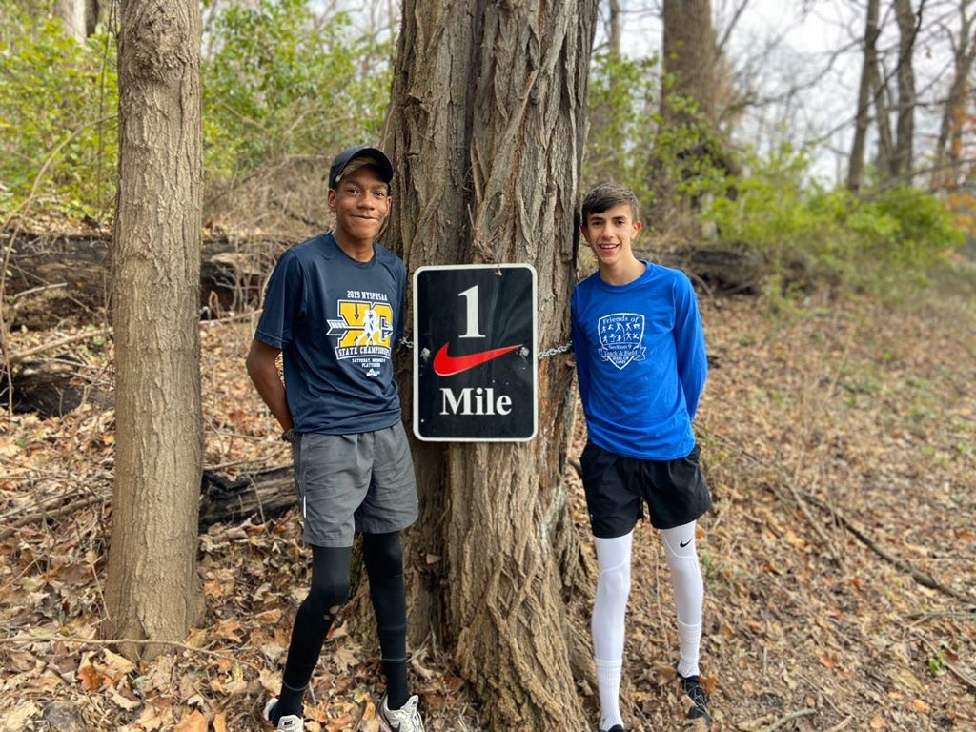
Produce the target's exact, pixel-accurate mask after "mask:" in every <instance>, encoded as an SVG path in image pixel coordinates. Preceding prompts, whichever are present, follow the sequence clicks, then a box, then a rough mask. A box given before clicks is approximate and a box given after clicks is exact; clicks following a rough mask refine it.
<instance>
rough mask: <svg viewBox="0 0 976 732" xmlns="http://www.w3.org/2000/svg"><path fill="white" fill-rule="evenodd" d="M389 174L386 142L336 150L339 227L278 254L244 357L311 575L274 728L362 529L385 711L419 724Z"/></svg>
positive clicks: (288, 712) (320, 635)
mask: <svg viewBox="0 0 976 732" xmlns="http://www.w3.org/2000/svg"><path fill="white" fill-rule="evenodd" d="M392 179H393V166H392V164H391V163H390V161H389V159H388V158H387V157H386V155H384V154H383V152H381V151H380V150H377V149H375V148H370V147H356V148H350V149H348V150H344V151H343V152H341V153H339V154H338V155H336V157H335V161H334V162H333V164H332V168H331V170H330V171H329V208H330V209H331V210H332V211H333V212H334V213H335V231H334V232H333V233H329V234H323V235H320V236H316V237H313V238H311V239H309V240H308V241H305V242H302V243H301V244H299V245H298V246H295V247H292V248H291V249H289V250H288V251H287V252H285V253H284V254H283V255H282V256H281V258H280V259H279V260H278V262H277V264H276V265H275V269H274V272H273V273H272V275H271V279H270V280H269V281H268V290H267V294H266V295H265V299H264V310H263V312H262V314H261V319H260V321H259V322H258V327H257V332H256V333H255V335H254V341H253V343H252V344H251V351H250V353H249V354H248V357H247V370H248V374H250V376H251V379H252V381H253V382H254V386H255V388H256V389H257V391H258V393H259V394H260V395H261V398H262V399H263V400H264V402H265V403H266V404H267V405H268V407H269V409H270V410H271V412H272V414H274V416H275V418H276V419H277V420H278V423H279V424H280V425H281V428H282V430H284V434H283V435H282V438H283V439H285V440H287V441H289V442H291V444H292V449H293V453H294V458H295V485H296V487H297V489H298V499H299V508H300V510H301V514H302V523H303V524H304V531H303V538H304V539H305V542H306V543H308V544H311V545H312V587H311V589H310V591H309V593H308V596H307V597H306V598H305V600H304V601H303V602H302V604H301V606H300V607H299V609H298V613H297V615H296V616H295V626H294V629H293V630H292V636H291V642H290V644H289V647H288V658H287V661H286V662H285V669H284V673H283V674H282V682H281V693H280V694H279V695H278V697H277V698H275V699H272V700H271V701H269V702H268V704H267V706H266V707H265V709H264V718H265V720H267V721H268V722H271V723H272V724H274V725H275V726H276V729H277V730H278V731H279V732H300V730H302V729H303V728H304V722H303V721H302V699H303V697H304V694H305V690H306V689H307V688H308V684H309V681H310V680H311V678H312V672H313V671H314V670H315V664H316V661H317V660H318V657H319V653H320V652H321V649H322V643H323V641H324V640H325V636H326V634H327V633H328V631H329V628H330V627H331V625H332V623H333V621H334V620H335V617H336V615H337V614H338V612H339V610H340V609H341V608H342V605H343V604H344V603H345V602H346V599H347V597H348V594H349V570H350V563H351V558H352V545H353V538H354V535H355V532H356V531H360V532H362V533H363V561H364V563H365V565H366V571H367V573H368V575H369V587H370V597H371V598H372V601H373V608H374V609H375V611H376V629H377V635H378V636H379V641H380V650H381V652H382V654H383V657H382V665H383V671H384V674H385V676H386V695H385V696H384V697H383V701H382V703H381V704H380V715H381V716H382V719H383V721H385V722H386V724H387V725H388V727H389V728H391V729H394V730H397V732H423V723H422V722H421V719H420V714H419V713H418V711H417V697H416V696H411V695H410V690H409V686H408V683H407V657H406V622H407V621H406V602H405V594H404V583H403V560H402V551H401V547H400V530H401V529H404V528H406V527H407V526H409V525H410V524H412V523H413V522H414V521H415V520H416V518H417V487H416V483H415V481H414V470H413V462H412V460H411V457H410V447H409V445H408V443H407V438H406V433H405V432H404V429H403V424H402V423H401V421H400V399H399V395H398V393H397V385H396V381H395V379H394V378H393V362H392V356H393V348H394V346H395V344H396V342H397V340H399V337H400V335H401V333H402V332H403V319H404V317H405V307H404V303H405V298H406V282H407V273H406V269H405V268H404V266H403V262H402V261H400V258H399V257H397V256H396V255H395V254H393V253H392V252H390V251H389V250H387V249H385V248H384V247H383V246H381V245H380V244H378V243H376V237H377V236H378V235H379V232H380V230H381V229H382V226H383V223H384V222H385V221H386V218H387V216H388V215H389V213H390V205H391V201H390V181H391V180H392ZM279 353H281V354H283V362H284V374H285V381H284V383H282V381H281V379H280V378H279V376H278V372H277V369H276V368H275V358H276V357H277V356H278V354H279Z"/></svg>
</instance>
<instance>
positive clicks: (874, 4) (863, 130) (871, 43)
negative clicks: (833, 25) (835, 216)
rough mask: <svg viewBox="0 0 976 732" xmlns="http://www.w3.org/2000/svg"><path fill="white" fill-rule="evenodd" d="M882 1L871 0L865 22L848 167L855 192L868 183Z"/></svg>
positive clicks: (851, 184) (851, 186)
mask: <svg viewBox="0 0 976 732" xmlns="http://www.w3.org/2000/svg"><path fill="white" fill-rule="evenodd" d="M880 5H881V0H868V5H867V11H866V12H865V21H864V41H863V44H864V45H863V55H864V60H863V62H862V66H861V86H860V89H859V90H858V94H857V115H856V117H855V119H856V123H855V127H854V141H853V143H852V144H851V155H850V158H849V160H848V167H847V187H848V189H850V190H852V191H854V192H855V193H856V192H858V191H859V190H861V185H862V184H863V182H864V140H865V138H866V137H867V131H868V121H869V119H870V116H871V79H872V74H873V73H876V72H877V68H878V67H877V46H878V36H879V35H880V34H881V29H880V28H879V26H878V16H879V12H880Z"/></svg>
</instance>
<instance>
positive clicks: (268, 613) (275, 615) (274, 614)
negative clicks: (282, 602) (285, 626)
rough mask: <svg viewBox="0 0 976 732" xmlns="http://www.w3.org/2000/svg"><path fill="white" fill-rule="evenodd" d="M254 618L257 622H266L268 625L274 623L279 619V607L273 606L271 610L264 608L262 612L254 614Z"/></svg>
mask: <svg viewBox="0 0 976 732" xmlns="http://www.w3.org/2000/svg"><path fill="white" fill-rule="evenodd" d="M254 619H255V620H257V621H258V622H259V623H267V624H268V625H274V624H275V623H277V622H278V621H279V620H281V609H280V608H274V609H273V610H265V611H264V612H263V613H258V614H257V615H255V616H254Z"/></svg>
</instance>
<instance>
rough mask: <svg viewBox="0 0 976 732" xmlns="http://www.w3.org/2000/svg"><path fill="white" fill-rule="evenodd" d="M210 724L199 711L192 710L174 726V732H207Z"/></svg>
mask: <svg viewBox="0 0 976 732" xmlns="http://www.w3.org/2000/svg"><path fill="white" fill-rule="evenodd" d="M209 727H210V723H209V721H208V720H207V718H206V717H205V716H203V715H202V714H201V713H200V712H199V710H197V709H194V710H193V711H192V712H190V713H189V714H188V715H187V716H185V717H183V719H181V720H180V721H179V723H178V724H177V725H176V732H207V730H208V729H209Z"/></svg>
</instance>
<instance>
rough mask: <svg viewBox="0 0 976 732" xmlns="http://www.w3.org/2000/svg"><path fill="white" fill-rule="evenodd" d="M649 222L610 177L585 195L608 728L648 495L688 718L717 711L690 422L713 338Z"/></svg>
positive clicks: (599, 659) (586, 326)
mask: <svg viewBox="0 0 976 732" xmlns="http://www.w3.org/2000/svg"><path fill="white" fill-rule="evenodd" d="M640 229H641V224H640V215H639V206H638V201H637V197H636V196H635V195H634V193H633V192H632V191H629V190H627V189H626V188H622V187H620V186H617V185H613V184H604V185H600V186H598V187H596V188H595V189H593V190H592V191H590V193H589V194H587V196H586V198H585V199H584V200H583V206H582V219H581V224H580V231H581V232H582V234H583V237H584V238H585V239H586V242H587V243H588V244H589V245H590V247H591V248H592V249H593V252H594V254H596V256H597V259H598V261H599V271H598V272H596V273H594V274H592V275H590V276H589V277H587V278H586V279H585V280H583V281H582V282H580V283H579V284H578V285H577V286H576V289H575V291H574V292H573V297H572V305H571V307H572V333H573V346H574V350H575V352H576V363H577V370H578V374H579V389H580V398H581V400H582V403H583V412H584V414H585V416H586V427H587V442H586V447H585V448H584V449H583V454H582V455H581V456H580V466H581V474H582V478H583V489H584V491H585V493H586V504H587V510H588V511H589V514H590V524H591V527H592V529H593V536H594V542H595V545H596V553H597V562H598V564H599V568H600V574H599V579H598V581H597V594H596V602H595V604H594V607H593V618H592V623H591V629H592V632H593V653H594V657H595V661H596V667H597V678H598V681H599V689H600V729H601V730H602V731H604V732H623V729H624V727H623V720H622V718H621V715H620V700H619V696H620V674H621V666H622V658H623V645H624V616H625V613H626V607H627V596H628V594H629V591H630V555H631V545H632V541H633V535H634V526H635V525H636V523H637V521H638V520H639V519H641V518H642V517H643V506H644V503H645V502H646V503H647V506H648V512H649V514H650V518H651V524H652V525H653V526H654V527H655V528H656V529H659V530H660V533H661V538H662V540H663V543H664V549H665V555H666V557H667V562H668V566H669V568H670V570H671V581H672V586H673V588H674V597H675V605H676V609H677V615H678V630H679V635H680V653H681V655H680V660H679V662H678V665H677V670H678V675H679V677H680V680H681V687H682V690H683V692H684V693H685V695H686V696H687V697H688V699H689V700H690V702H691V705H690V708H689V711H688V717H689V719H697V718H705V719H708V718H709V716H708V707H707V704H708V697H707V695H706V694H705V691H704V689H703V688H702V686H701V680H700V670H699V667H698V661H699V646H700V644H701V614H702V597H703V587H702V579H701V568H700V567H699V564H698V553H697V550H696V548H695V525H696V521H697V519H698V518H699V517H700V516H701V515H702V514H704V513H705V512H706V511H707V510H708V509H709V508H710V507H711V498H710V496H709V492H708V488H707V486H706V485H705V481H704V479H703V478H702V472H701V466H700V463H699V448H698V446H697V445H696V443H695V435H694V432H693V431H692V427H691V423H692V419H693V418H694V416H695V411H696V409H697V407H698V399H699V397H700V396H701V392H702V388H703V387H704V384H705V377H706V373H707V370H708V364H707V360H706V357H705V338H704V335H703V333H702V327H701V318H700V316H699V313H698V303H697V300H696V298H695V292H694V290H693V289H692V286H691V282H690V281H689V280H688V278H687V277H686V276H685V275H684V274H682V273H681V272H679V271H677V270H673V269H669V268H667V267H662V266H659V265H656V264H652V263H651V262H648V261H643V260H639V259H637V257H635V256H634V253H633V251H632V249H631V244H632V242H633V241H634V240H635V239H636V237H637V235H638V233H639V232H640Z"/></svg>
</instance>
